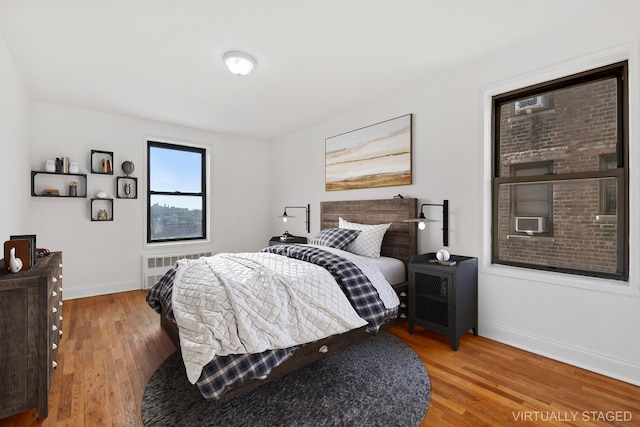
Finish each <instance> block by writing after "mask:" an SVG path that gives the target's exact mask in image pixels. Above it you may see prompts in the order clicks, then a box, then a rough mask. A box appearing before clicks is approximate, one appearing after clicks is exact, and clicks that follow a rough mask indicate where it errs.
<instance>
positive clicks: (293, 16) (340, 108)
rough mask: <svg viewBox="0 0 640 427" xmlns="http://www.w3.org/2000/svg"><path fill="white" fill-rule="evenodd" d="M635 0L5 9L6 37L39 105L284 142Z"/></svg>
mask: <svg viewBox="0 0 640 427" xmlns="http://www.w3.org/2000/svg"><path fill="white" fill-rule="evenodd" d="M632 2H633V0H536V1H518V0H448V1H446V0H396V1H391V0H316V1H311V0H234V1H231V0H228V1H222V0H208V1H207V0H102V1H100V0H0V35H1V36H2V37H3V38H4V41H5V43H6V44H7V47H8V48H9V51H10V52H11V55H12V56H13V58H14V60H15V63H16V65H17V67H18V70H19V72H20V73H21V75H22V77H23V79H24V83H25V85H26V87H27V90H28V91H29V93H30V95H31V97H32V98H33V99H37V100H42V101H49V102H54V103H59V104H64V105H70V106H77V107H83V108H88V109H95V110H99V111H105V112H110V113H117V114H124V115H128V116H132V117H139V118H144V119H151V120H159V121H163V122H168V123H175V124H180V125H185V126H190V127H194V128H199V129H205V130H211V131H216V132H223V133H230V134H236V135H242V136H248V137H252V138H258V139H263V140H273V139H275V138H278V137H281V136H284V135H287V134H289V133H292V132H295V131H297V130H299V129H302V128H305V127H307V126H310V125H313V124H316V123H319V122H322V121H324V120H326V119H329V118H331V117H335V116H337V115H340V114H343V113H345V112H348V111H351V110H353V109H356V108H358V107H361V106H364V105H367V104H369V103H371V102H374V101H376V100H380V99H383V98H384V97H386V96H388V95H390V94H393V93H396V92H400V91H404V90H408V89H409V88H410V87H412V86H414V85H416V84H420V83H421V82H424V80H425V78H426V77H425V76H430V75H433V74H432V73H434V72H435V71H437V70H439V69H447V68H450V67H451V66H454V65H455V64H459V63H464V62H470V61H473V60H475V59H477V58H478V57H481V56H484V55H488V54H491V53H492V52H496V51H499V50H501V49H505V48H508V47H509V46H512V45H515V44H518V43H523V42H526V41H527V40H531V39H533V38H536V37H540V36H541V34H549V33H550V32H555V33H556V34H572V33H575V32H579V31H581V29H583V28H584V26H585V25H586V24H587V23H588V22H591V21H593V20H597V19H599V18H600V17H602V16H606V15H607V14H608V13H611V12H612V11H613V10H616V9H618V11H619V8H618V6H621V4H630V3H632ZM614 5H615V6H614ZM228 50H241V51H244V52H247V53H249V54H251V55H252V56H254V57H255V58H256V59H257V62H258V65H257V67H256V68H255V69H254V71H253V73H251V74H250V75H249V76H246V77H238V76H235V75H233V74H231V73H230V72H229V71H228V70H227V69H226V68H225V66H224V64H223V62H222V55H223V54H224V53H225V52H226V51H228Z"/></svg>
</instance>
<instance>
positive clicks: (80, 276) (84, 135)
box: [18, 102, 272, 298]
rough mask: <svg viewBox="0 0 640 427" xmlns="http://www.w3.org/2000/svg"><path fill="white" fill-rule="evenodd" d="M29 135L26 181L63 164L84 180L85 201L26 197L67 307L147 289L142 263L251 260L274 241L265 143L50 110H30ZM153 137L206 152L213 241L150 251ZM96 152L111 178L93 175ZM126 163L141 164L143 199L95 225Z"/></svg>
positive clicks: (118, 206) (39, 105) (118, 202)
mask: <svg viewBox="0 0 640 427" xmlns="http://www.w3.org/2000/svg"><path fill="white" fill-rule="evenodd" d="M29 129H30V145H31V159H30V164H29V165H27V166H26V167H24V168H20V173H19V175H20V176H23V175H27V172H26V171H28V170H29V169H32V170H43V169H44V162H45V160H46V159H52V158H56V157H60V156H68V157H70V159H71V160H77V161H79V162H80V169H81V173H87V180H88V197H87V198H86V199H84V198H78V199H68V198H64V199H55V198H40V197H27V200H28V212H29V215H28V223H29V224H30V227H29V231H30V232H32V233H35V234H37V236H38V246H42V247H46V248H48V249H50V250H61V251H63V257H64V275H65V277H64V279H65V295H64V296H65V298H78V297H84V296H89V295H97V294H106V293H112V292H120V291H125V290H132V289H140V288H141V275H142V256H143V255H148V254H174V253H192V252H202V251H213V252H227V251H229V252H238V251H253V250H257V249H260V248H262V247H264V246H265V245H266V242H267V241H268V238H269V233H268V230H269V221H270V220H269V218H270V216H272V212H270V209H269V197H268V193H269V188H270V180H269V167H270V161H269V159H270V146H269V144H268V143H266V142H263V141H256V140H251V139H246V138H239V137H235V136H230V135H223V134H216V133H211V132H204V131H199V130H195V129H190V128H185V127H179V126H173V125H169V124H164V123H157V122H152V121H147V120H139V119H134V118H128V117H123V116H117V115H112V114H105V113H100V112H95V111H89V110H85V109H79V108H72V107H66V106H61V105H56V104H50V103H44V102H33V103H32V104H31V109H30V123H29ZM146 137H155V138H162V139H163V140H167V141H173V142H178V143H180V142H182V143H190V144H197V145H201V146H206V147H208V150H209V154H210V157H211V182H210V183H209V185H210V187H209V190H210V199H211V206H210V209H211V210H210V218H209V219H210V224H211V241H210V242H207V243H199V244H198V243H192V244H182V245H169V246H159V247H154V248H148V247H146V245H145V242H146V234H145V229H146V224H145V215H146V213H145V212H146V211H145V206H146V198H145V194H146V165H145V159H146V157H145V156H146V139H145V138H146ZM91 149H96V150H104V151H113V152H114V175H113V176H111V175H97V174H91V173H90V165H89V159H90V152H91ZM125 160H131V161H133V163H134V164H135V171H134V173H133V176H136V177H138V192H139V195H138V198H137V199H135V200H124V199H114V221H113V222H91V221H90V198H91V196H93V195H94V194H95V193H96V192H97V191H100V190H102V191H106V192H107V193H108V194H109V195H110V196H111V197H114V192H115V177H116V176H117V175H123V174H122V170H121V167H120V165H121V164H122V162H123V161H125ZM256 177H258V178H257V179H256ZM71 180H72V179H71V178H68V181H71ZM64 186H66V183H65V184H64ZM25 194H28V193H27V191H26V190H23V192H22V193H20V195H19V197H18V200H23V199H24V198H25Z"/></svg>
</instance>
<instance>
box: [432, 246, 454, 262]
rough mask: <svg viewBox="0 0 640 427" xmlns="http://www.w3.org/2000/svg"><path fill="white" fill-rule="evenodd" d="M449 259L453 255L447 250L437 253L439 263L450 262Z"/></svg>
mask: <svg viewBox="0 0 640 427" xmlns="http://www.w3.org/2000/svg"><path fill="white" fill-rule="evenodd" d="M449 258H451V254H449V251H448V250H446V249H440V250H439V251H438V252H436V259H437V260H438V261H449Z"/></svg>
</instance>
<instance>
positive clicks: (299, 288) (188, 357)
mask: <svg viewBox="0 0 640 427" xmlns="http://www.w3.org/2000/svg"><path fill="white" fill-rule="evenodd" d="M173 311H174V315H175V318H176V322H177V324H178V327H179V330H180V346H181V349H182V356H183V359H184V361H185V366H186V369H187V376H188V378H189V381H190V382H191V383H195V382H196V381H197V380H198V378H199V377H200V374H201V372H202V368H203V366H204V365H206V364H207V363H208V362H209V361H211V359H212V358H213V357H214V356H216V355H221V356H224V355H228V354H240V353H261V352H263V351H265V350H271V349H277V348H287V347H292V346H294V345H299V344H305V343H308V342H311V341H316V340H319V339H321V338H325V337H328V336H330V335H335V334H340V333H343V332H346V331H348V330H351V329H355V328H359V327H361V326H364V325H366V324H367V322H366V321H364V320H363V319H361V318H360V317H359V316H358V315H357V313H356V312H355V310H354V309H353V308H352V307H351V304H350V303H349V300H348V299H347V297H346V296H345V295H344V293H343V291H342V290H341V289H340V286H339V285H338V284H337V283H336V281H335V280H334V279H333V277H332V276H331V273H329V272H328V271H326V270H325V269H324V268H322V267H319V266H316V265H314V264H310V263H308V262H305V261H299V260H296V259H290V258H287V257H284V256H281V255H277V254H271V253H263V252H258V253H242V254H218V255H215V256H212V257H207V258H200V259H198V260H181V261H179V266H178V270H177V272H176V277H175V281H174V285H173Z"/></svg>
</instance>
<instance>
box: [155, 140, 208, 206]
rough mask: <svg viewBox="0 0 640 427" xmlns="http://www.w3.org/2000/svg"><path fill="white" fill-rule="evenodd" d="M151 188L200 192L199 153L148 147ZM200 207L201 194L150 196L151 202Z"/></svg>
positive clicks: (200, 170) (200, 169)
mask: <svg viewBox="0 0 640 427" xmlns="http://www.w3.org/2000/svg"><path fill="white" fill-rule="evenodd" d="M149 156H150V159H149V164H150V172H151V173H150V183H149V185H150V187H149V188H150V189H151V190H152V191H180V192H185V193H194V192H200V191H202V189H201V187H202V186H201V176H202V168H201V155H200V153H194V152H190V151H181V150H172V149H167V148H160V147H151V150H150V154H149ZM156 202H157V203H159V204H161V205H164V204H166V205H168V206H176V207H181V208H189V209H201V208H202V206H201V199H200V197H175V196H153V198H152V204H154V203H156Z"/></svg>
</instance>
